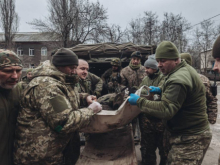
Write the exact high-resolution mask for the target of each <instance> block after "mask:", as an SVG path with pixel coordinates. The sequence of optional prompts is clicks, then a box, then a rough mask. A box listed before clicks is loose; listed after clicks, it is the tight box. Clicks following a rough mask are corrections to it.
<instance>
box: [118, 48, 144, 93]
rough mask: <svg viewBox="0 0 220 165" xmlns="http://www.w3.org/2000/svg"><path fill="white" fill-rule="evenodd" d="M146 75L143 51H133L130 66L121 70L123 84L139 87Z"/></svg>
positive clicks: (129, 86)
mask: <svg viewBox="0 0 220 165" xmlns="http://www.w3.org/2000/svg"><path fill="white" fill-rule="evenodd" d="M146 75H147V74H146V73H145V67H144V66H142V65H141V53H140V52H138V51H136V52H133V53H132V54H131V61H130V63H129V66H127V67H125V68H123V69H122V70H121V84H122V85H124V86H126V87H128V88H129V89H131V88H132V87H133V86H136V87H138V86H139V85H140V84H141V82H142V80H143V78H144V77H145V76H146Z"/></svg>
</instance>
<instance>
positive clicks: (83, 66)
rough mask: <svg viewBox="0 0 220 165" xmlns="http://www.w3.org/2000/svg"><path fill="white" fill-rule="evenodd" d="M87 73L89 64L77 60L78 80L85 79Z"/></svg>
mask: <svg viewBox="0 0 220 165" xmlns="http://www.w3.org/2000/svg"><path fill="white" fill-rule="evenodd" d="M88 71H89V64H88V63H87V62H86V61H81V60H79V65H78V67H77V70H76V72H77V74H78V76H79V78H81V79H83V80H84V79H86V77H87V76H88Z"/></svg>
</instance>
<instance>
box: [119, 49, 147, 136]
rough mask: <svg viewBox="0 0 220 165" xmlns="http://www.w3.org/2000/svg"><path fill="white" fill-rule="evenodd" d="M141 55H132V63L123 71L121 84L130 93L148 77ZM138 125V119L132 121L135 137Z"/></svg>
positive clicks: (136, 52)
mask: <svg viewBox="0 0 220 165" xmlns="http://www.w3.org/2000/svg"><path fill="white" fill-rule="evenodd" d="M141 57H142V55H141V53H140V52H139V51H135V52H133V53H132V54H131V61H130V63H129V66H127V67H125V68H124V69H122V70H121V84H122V85H124V86H126V87H128V88H129V91H131V90H132V87H134V86H135V87H136V88H137V87H138V86H139V85H140V84H141V82H142V80H143V78H144V77H145V76H146V75H147V74H146V73H145V67H144V66H142V65H141ZM136 124H137V119H134V120H133V121H132V127H133V133H134V136H135V128H136ZM135 138H136V136H135Z"/></svg>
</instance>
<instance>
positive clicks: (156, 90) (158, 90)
mask: <svg viewBox="0 0 220 165" xmlns="http://www.w3.org/2000/svg"><path fill="white" fill-rule="evenodd" d="M149 88H151V90H150V92H151V93H156V94H159V95H160V94H161V89H160V88H159V87H155V86H150V87H149Z"/></svg>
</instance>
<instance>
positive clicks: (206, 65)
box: [200, 49, 215, 73]
mask: <svg viewBox="0 0 220 165" xmlns="http://www.w3.org/2000/svg"><path fill="white" fill-rule="evenodd" d="M214 63H215V59H214V58H213V57H212V49H209V50H207V51H204V52H201V53H200V64H201V65H200V69H201V72H202V73H205V69H206V73H210V72H211V71H212V68H213V66H214Z"/></svg>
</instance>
